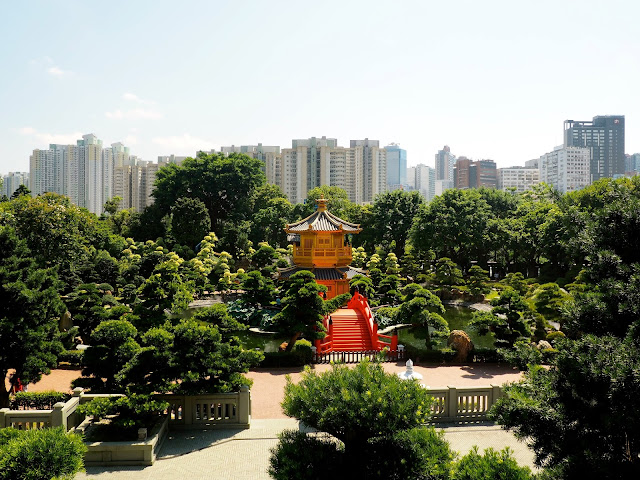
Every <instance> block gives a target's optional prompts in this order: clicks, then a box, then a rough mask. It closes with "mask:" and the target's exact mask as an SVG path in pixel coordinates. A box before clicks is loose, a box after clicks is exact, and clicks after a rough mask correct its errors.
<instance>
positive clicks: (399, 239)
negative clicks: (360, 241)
mask: <svg viewBox="0 0 640 480" xmlns="http://www.w3.org/2000/svg"><path fill="white" fill-rule="evenodd" d="M423 204H424V198H423V197H422V195H420V192H417V191H411V192H408V191H405V190H393V191H391V192H385V193H381V194H379V195H377V196H376V197H375V199H374V202H373V208H372V210H371V214H370V215H368V216H367V217H366V220H365V221H364V222H363V225H362V228H363V229H364V231H368V232H369V236H370V237H371V242H370V243H367V244H366V245H365V247H366V248H367V249H369V250H372V249H373V248H375V247H376V246H382V247H383V248H384V249H385V250H388V249H390V248H391V244H392V242H395V244H394V247H393V248H392V249H391V250H392V251H393V253H394V254H395V255H396V257H398V258H400V257H402V255H404V251H405V247H406V244H407V239H408V237H409V230H410V229H411V225H412V222H413V219H414V217H415V216H416V214H417V213H418V209H419V208H420V206H421V205H423Z"/></svg>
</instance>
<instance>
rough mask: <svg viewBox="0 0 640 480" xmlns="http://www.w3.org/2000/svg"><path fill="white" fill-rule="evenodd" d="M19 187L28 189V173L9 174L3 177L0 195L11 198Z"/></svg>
mask: <svg viewBox="0 0 640 480" xmlns="http://www.w3.org/2000/svg"><path fill="white" fill-rule="evenodd" d="M20 185H24V186H26V187H27V188H28V187H29V172H9V173H8V174H6V175H3V176H2V191H1V192H0V195H6V196H7V197H11V195H13V192H15V191H16V190H17V189H18V187H20Z"/></svg>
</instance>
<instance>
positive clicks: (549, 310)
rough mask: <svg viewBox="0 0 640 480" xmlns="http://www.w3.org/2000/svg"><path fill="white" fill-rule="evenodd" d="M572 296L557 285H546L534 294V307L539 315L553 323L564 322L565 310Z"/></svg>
mask: <svg viewBox="0 0 640 480" xmlns="http://www.w3.org/2000/svg"><path fill="white" fill-rule="evenodd" d="M569 299H570V295H569V294H568V293H567V292H566V291H564V290H562V289H561V288H560V287H559V286H558V284H557V283H545V284H543V285H540V286H539V287H538V288H536V289H535V290H534V292H533V294H532V300H533V305H534V306H535V309H536V311H537V312H538V313H540V314H542V315H543V316H544V318H546V319H547V320H552V321H562V315H563V313H564V308H565V307H566V306H567V304H568V302H569Z"/></svg>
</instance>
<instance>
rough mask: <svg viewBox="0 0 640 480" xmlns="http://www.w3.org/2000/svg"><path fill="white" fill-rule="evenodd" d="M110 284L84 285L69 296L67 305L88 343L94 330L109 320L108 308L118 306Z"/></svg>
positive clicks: (66, 300)
mask: <svg viewBox="0 0 640 480" xmlns="http://www.w3.org/2000/svg"><path fill="white" fill-rule="evenodd" d="M111 292H113V287H112V286H111V285H108V284H100V285H96V284H95V283H84V284H81V285H78V286H77V287H76V288H75V289H74V290H73V292H71V293H70V294H69V295H67V298H66V299H65V303H66V305H67V308H68V309H69V312H70V313H71V318H72V320H73V323H74V325H75V326H77V327H78V330H79V333H80V336H81V337H82V339H83V340H84V341H85V342H87V341H88V340H89V336H90V335H91V332H92V331H93V329H94V328H96V327H97V326H98V324H99V323H100V322H102V321H103V320H106V319H108V318H109V311H108V309H107V308H108V307H112V306H115V305H117V304H118V302H117V301H116V299H115V298H114V297H113V295H112V293H111Z"/></svg>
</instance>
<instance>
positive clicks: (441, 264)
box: [434, 257, 464, 288]
mask: <svg viewBox="0 0 640 480" xmlns="http://www.w3.org/2000/svg"><path fill="white" fill-rule="evenodd" d="M434 280H435V283H436V285H440V286H441V287H448V288H451V287H453V286H454V285H463V284H464V279H463V278H462V272H461V271H460V269H459V268H458V266H457V265H456V264H455V263H454V262H452V261H451V259H450V258H447V257H442V258H439V259H438V261H437V262H436V273H435V278H434Z"/></svg>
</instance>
